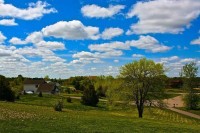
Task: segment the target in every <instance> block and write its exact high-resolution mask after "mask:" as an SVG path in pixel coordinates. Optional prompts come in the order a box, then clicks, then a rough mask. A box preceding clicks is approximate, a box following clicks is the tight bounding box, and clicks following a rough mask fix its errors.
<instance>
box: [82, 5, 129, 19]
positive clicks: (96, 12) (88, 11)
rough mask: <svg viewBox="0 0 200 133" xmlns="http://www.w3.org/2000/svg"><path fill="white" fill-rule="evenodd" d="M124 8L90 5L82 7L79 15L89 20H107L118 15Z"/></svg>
mask: <svg viewBox="0 0 200 133" xmlns="http://www.w3.org/2000/svg"><path fill="white" fill-rule="evenodd" d="M124 8H125V6H124V5H109V7H107V8H105V7H100V6H98V5H95V4H92V5H85V6H83V7H82V8H81V13H82V14H83V15H84V16H86V17H90V18H94V17H95V18H107V17H112V16H114V15H116V14H118V13H119V12H120V11H121V10H122V9H124Z"/></svg>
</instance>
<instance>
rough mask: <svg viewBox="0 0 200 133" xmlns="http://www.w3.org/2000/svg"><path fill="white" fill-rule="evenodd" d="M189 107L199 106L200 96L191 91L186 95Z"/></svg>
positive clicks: (187, 106)
mask: <svg viewBox="0 0 200 133" xmlns="http://www.w3.org/2000/svg"><path fill="white" fill-rule="evenodd" d="M184 101H185V105H186V108H187V109H192V110H196V109H198V108H199V102H200V96H199V95H198V94H195V93H189V94H187V95H186V96H185V97H184Z"/></svg>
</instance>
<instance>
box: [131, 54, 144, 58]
mask: <svg viewBox="0 0 200 133" xmlns="http://www.w3.org/2000/svg"><path fill="white" fill-rule="evenodd" d="M132 56H133V57H134V58H142V57H144V55H141V54H133V55H132Z"/></svg>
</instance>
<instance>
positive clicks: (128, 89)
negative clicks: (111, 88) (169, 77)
mask: <svg viewBox="0 0 200 133" xmlns="http://www.w3.org/2000/svg"><path fill="white" fill-rule="evenodd" d="M120 77H122V78H123V79H124V83H123V87H122V88H124V89H122V90H123V92H124V96H126V97H128V98H129V99H131V100H133V101H134V102H135V104H136V106H137V109H138V114H139V117H140V118H142V115H143V110H144V104H145V102H147V101H150V100H151V98H152V97H153V98H154V99H155V98H157V99H159V97H160V96H161V93H162V92H163V91H162V90H163V88H164V87H163V86H164V82H163V81H164V80H163V79H164V77H165V76H164V67H163V65H162V64H160V63H155V62H154V61H152V60H147V59H145V58H143V59H141V60H139V61H133V62H132V63H128V64H126V65H124V66H122V67H121V69H120Z"/></svg>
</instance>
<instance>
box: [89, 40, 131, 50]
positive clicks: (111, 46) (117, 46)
mask: <svg viewBox="0 0 200 133" xmlns="http://www.w3.org/2000/svg"><path fill="white" fill-rule="evenodd" d="M88 48H89V49H90V50H91V51H99V52H105V51H113V50H129V49H130V46H129V45H127V44H125V43H123V42H111V43H103V44H91V45H89V47H88Z"/></svg>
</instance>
